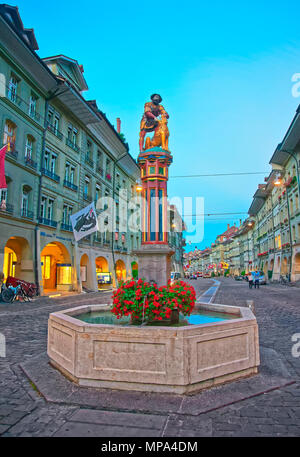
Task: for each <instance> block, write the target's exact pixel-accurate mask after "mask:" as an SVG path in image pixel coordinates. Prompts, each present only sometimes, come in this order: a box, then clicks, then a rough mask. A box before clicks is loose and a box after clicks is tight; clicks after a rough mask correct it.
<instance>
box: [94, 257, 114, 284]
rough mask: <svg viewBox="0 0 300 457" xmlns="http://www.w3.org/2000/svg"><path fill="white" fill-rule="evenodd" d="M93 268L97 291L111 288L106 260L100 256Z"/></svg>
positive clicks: (110, 278)
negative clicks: (94, 268) (94, 269)
mask: <svg viewBox="0 0 300 457" xmlns="http://www.w3.org/2000/svg"><path fill="white" fill-rule="evenodd" d="M95 267H96V276H97V284H98V289H105V288H109V287H111V282H112V277H111V273H110V271H109V264H108V260H107V259H106V258H105V257H102V256H98V257H96V258H95Z"/></svg>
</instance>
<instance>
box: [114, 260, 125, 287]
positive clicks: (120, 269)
mask: <svg viewBox="0 0 300 457" xmlns="http://www.w3.org/2000/svg"><path fill="white" fill-rule="evenodd" d="M116 276H117V280H118V281H119V282H120V281H126V267H125V263H124V262H123V260H121V259H119V260H117V262H116Z"/></svg>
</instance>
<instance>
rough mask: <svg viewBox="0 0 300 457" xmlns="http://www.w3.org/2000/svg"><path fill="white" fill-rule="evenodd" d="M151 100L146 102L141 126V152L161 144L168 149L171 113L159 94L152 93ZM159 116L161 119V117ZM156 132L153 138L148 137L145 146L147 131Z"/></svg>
mask: <svg viewBox="0 0 300 457" xmlns="http://www.w3.org/2000/svg"><path fill="white" fill-rule="evenodd" d="M151 100H152V101H151V102H147V103H145V107H144V115H143V117H142V120H141V126H140V142H139V146H140V152H142V151H144V150H146V149H149V148H152V147H155V146H156V147H159V146H161V147H162V149H165V150H168V143H169V129H168V119H169V115H168V113H167V112H166V110H165V109H164V107H163V106H162V105H160V103H161V101H162V98H161V96H160V95H159V94H153V95H151ZM159 116H160V117H161V119H159ZM148 132H154V135H153V137H152V139H150V138H149V137H147V138H146V142H145V146H144V140H145V136H146V133H148Z"/></svg>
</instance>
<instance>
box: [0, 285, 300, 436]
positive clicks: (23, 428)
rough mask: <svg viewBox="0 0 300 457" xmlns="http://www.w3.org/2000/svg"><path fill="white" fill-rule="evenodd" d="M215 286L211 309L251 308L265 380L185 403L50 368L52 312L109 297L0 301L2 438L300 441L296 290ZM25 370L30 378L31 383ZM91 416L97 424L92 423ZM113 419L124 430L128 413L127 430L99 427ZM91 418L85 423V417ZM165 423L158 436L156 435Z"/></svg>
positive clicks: (202, 288) (201, 289) (205, 393)
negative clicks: (76, 380)
mask: <svg viewBox="0 0 300 457" xmlns="http://www.w3.org/2000/svg"><path fill="white" fill-rule="evenodd" d="M218 280H220V282H221V284H220V287H219V289H218V291H217V293H216V296H215V298H214V300H213V302H215V303H224V304H229V305H236V306H246V300H254V304H255V310H256V316H257V320H258V327H259V341H260V355H261V366H260V369H259V374H258V375H256V376H253V377H251V378H247V379H243V380H240V381H236V382H234V383H230V384H225V385H223V386H219V387H215V388H212V389H210V390H207V391H202V392H201V393H200V394H199V393H198V394H196V395H192V396H186V397H183V396H178V395H177V396H176V395H158V394H143V393H141V392H125V391H124V392H122V391H117V390H104V389H87V388H80V387H79V386H77V385H76V384H73V383H72V382H70V381H68V380H67V379H66V378H65V377H64V376H62V375H61V374H60V372H58V371H57V370H55V369H53V368H52V367H51V366H50V365H49V364H48V363H47V361H48V359H47V355H46V349H47V320H48V317H49V313H50V312H53V311H58V310H60V309H65V308H66V307H68V308H70V307H72V306H76V305H82V304H83V303H85V302H86V301H87V300H88V303H107V302H108V300H107V294H105V295H106V296H105V295H104V294H103V295H102V296H101V297H100V294H95V295H91V294H83V295H82V296H78V297H65V298H61V299H57V300H56V299H49V298H41V299H39V300H37V301H35V302H34V303H29V304H24V305H23V304H21V303H20V304H14V305H13V306H12V305H10V306H7V305H4V306H3V305H2V304H1V303H0V332H2V333H3V334H4V335H5V337H6V341H7V356H6V358H0V435H1V436H3V437H4V436H11V437H15V436H18V437H19V436H20V437H21V436H24V437H25V436H32V437H40V436H48V437H49V436H54V435H55V434H57V436H79V435H80V433H84V434H85V435H86V436H107V437H111V436H124V437H125V436H133V437H137V436H147V435H146V433H149V434H153V436H162V437H201V436H212V437H218V436H222V437H223V436H224V437H225V436H226V437H228V436H234V437H237V436H251V437H252V436H284V437H286V436H297V437H299V436H300V423H299V419H300V357H298V358H296V357H293V356H292V351H291V349H292V344H293V343H292V341H291V337H292V335H293V334H295V333H300V306H299V304H300V289H299V288H292V287H290V288H289V287H281V286H276V287H275V286H274V285H272V286H270V285H267V286H264V287H260V289H259V290H252V291H249V289H248V286H247V283H246V282H239V281H234V280H232V279H230V278H218ZM191 284H192V285H193V286H194V287H195V289H196V290H197V296H198V297H199V296H200V295H201V294H203V292H205V290H206V289H208V287H210V286H212V285H213V283H212V281H210V280H199V279H198V280H197V281H191ZM71 300H72V301H71ZM20 364H22V366H23V368H24V370H25V371H26V370H29V371H28V375H29V377H28V376H26V375H25V373H24V370H23V369H21V368H20ZM29 378H30V379H31V378H32V381H33V382H30V381H29ZM291 382H293V383H292V384H290V383H291ZM37 387H38V389H37ZM272 389H273V390H272ZM38 390H41V392H43V393H44V394H45V397H43V396H41V395H40V394H39V392H38ZM81 410H83V413H80V411H81ZM86 410H88V413H86V412H85V411H86ZM92 410H93V411H95V413H93V414H95V416H92V419H91V414H92V413H91V411H92ZM108 412H112V413H113V414H116V415H119V414H120V415H121V416H120V418H121V419H120V420H121V422H122V414H130V415H131V416H130V417H131V419H130V421H131V422H128V424H126V423H125V422H126V421H125V422H124V423H123V422H122V424H121V423H115V424H110V423H109V422H113V421H112V420H111V419H110V420H109V419H107V420H108V423H106V424H102V423H98V422H101V421H102V420H104V418H105V417H107V416H106V414H107V413H108ZM98 413H99V414H100V416H98V415H97V414H98ZM81 414H83V416H82V415H81ZM86 414H87V415H88V416H89V417H90V418H89V419H85V415H86ZM139 415H142V416H144V415H145V416H147V419H145V423H146V424H147V427H148V428H147V427H145V428H143V427H136V420H135V419H134V418H136V417H139ZM148 416H149V417H150V419H148ZM152 416H154V417H155V418H156V417H158V416H159V417H162V419H161V422H160V419H159V421H158V422H157V425H156V423H155V422H154V425H153V426H152V425H151V424H153V422H152V419H151V417H152ZM111 417H112V416H111ZM123 417H125V416H123ZM97 418H98V419H97ZM86 420H93V421H94V423H93V424H90V423H89V422H86ZM114 420H116V419H114ZM164 420H165V422H163V421H164ZM147 421H148V422H147ZM4 422H11V423H10V424H5V423H4ZM162 423H163V425H162V427H161V428H160V429H159V430H158V428H154V427H158V426H161V424H162ZM142 425H143V424H142ZM150 426H151V427H152V428H150Z"/></svg>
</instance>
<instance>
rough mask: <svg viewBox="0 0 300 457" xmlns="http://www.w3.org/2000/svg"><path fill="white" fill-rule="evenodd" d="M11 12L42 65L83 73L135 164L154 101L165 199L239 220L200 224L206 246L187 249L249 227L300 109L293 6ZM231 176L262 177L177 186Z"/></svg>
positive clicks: (71, 4) (33, 4) (144, 5)
mask: <svg viewBox="0 0 300 457" xmlns="http://www.w3.org/2000/svg"><path fill="white" fill-rule="evenodd" d="M16 1H17V5H18V6H19V11H20V15H21V18H22V20H23V22H24V26H25V27H28V28H31V27H33V28H34V30H35V34H36V38H37V41H38V44H39V47H40V50H39V51H38V53H39V55H40V57H46V56H51V55H57V54H64V55H66V56H68V57H71V58H74V59H77V60H78V62H79V63H80V64H83V66H84V70H85V72H84V76H85V78H86V80H87V83H88V85H89V91H88V92H86V93H85V97H86V98H87V99H97V102H98V105H99V106H100V108H101V109H102V110H103V111H104V112H105V113H106V115H107V116H108V118H109V119H110V121H111V122H112V123H113V124H114V125H116V121H115V120H116V118H117V117H120V118H121V121H122V132H123V133H124V135H125V137H126V140H127V141H128V143H129V146H130V152H131V154H132V155H133V156H134V157H135V158H136V157H137V155H138V133H139V123H140V119H141V115H142V113H143V106H144V103H145V102H146V101H148V100H149V97H150V95H151V94H152V93H159V94H161V96H162V97H163V102H162V104H163V105H164V107H165V108H166V110H167V111H168V112H169V114H170V120H169V129H170V142H169V147H170V150H171V152H172V153H173V156H174V162H173V164H172V166H171V169H170V175H171V177H170V181H169V197H174V196H180V197H182V198H183V197H184V196H190V197H193V198H196V197H197V196H199V197H203V198H204V205H205V206H204V212H205V213H224V212H232V213H233V212H243V211H244V212H245V214H244V215H241V216H239V215H236V216H234V215H232V216H227V217H226V218H225V217H223V218H222V219H221V220H215V219H216V218H209V217H206V218H205V226H204V239H203V241H201V240H200V232H201V230H198V233H199V236H198V238H197V235H196V236H194V237H193V238H192V241H193V243H194V244H192V245H191V246H190V247H189V246H188V247H187V250H189V249H190V248H191V247H193V246H194V245H197V246H198V248H199V247H200V248H204V247H206V246H209V245H210V243H211V242H212V241H214V239H215V238H216V236H217V235H218V234H219V233H221V232H223V231H224V230H225V229H226V227H227V223H230V224H233V223H236V224H237V225H238V222H239V218H240V217H241V218H242V219H243V218H245V217H246V215H247V214H246V213H247V211H248V209H249V206H250V204H251V199H252V196H253V194H254V192H255V190H256V187H257V184H259V183H261V182H263V178H264V176H267V174H268V172H269V171H270V165H269V160H270V158H271V155H272V153H273V151H274V149H275V147H276V146H277V144H278V143H279V142H280V141H281V140H282V138H283V136H284V134H285V132H286V130H287V128H288V126H289V125H290V122H291V120H292V118H293V116H294V114H295V110H296V108H297V106H298V104H299V103H300V99H299V98H295V97H293V96H292V86H293V83H292V81H291V78H292V75H293V74H295V73H300V28H299V16H300V3H299V1H286V2H284V3H283V2H282V1H276V0H272V1H266V0H264V1H263V2H262V1H258V0H253V1H251V2H250V1H241V2H237V1H230V0H228V1H226V2H225V1H224V0H223V1H218V0H217V1H214V2H201V1H186V2H182V1H178V0H173V1H170V0H165V1H164V2H159V3H157V2H150V1H147V2H144V1H136V0H134V1H130V0H129V1H127V2H124V1H119V0H114V1H112V2H108V1H105V2H100V1H96V0H89V1H88V2H86V3H84V2H82V1H79V0H72V1H71V0H61V1H57V0H52V1H51V2H49V3H48V2H40V1H33V0H16ZM234 172H266V174H265V175H263V174H262V175H248V176H241V177H238V176H237V177H234V176H230V177H206V178H189V179H187V178H185V179H184V178H175V176H178V175H191V174H210V173H234ZM172 176H174V178H172ZM186 222H187V225H188V226H191V225H190V224H191V218H190V217H187V218H186ZM189 239H190V237H189V235H187V240H189Z"/></svg>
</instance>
